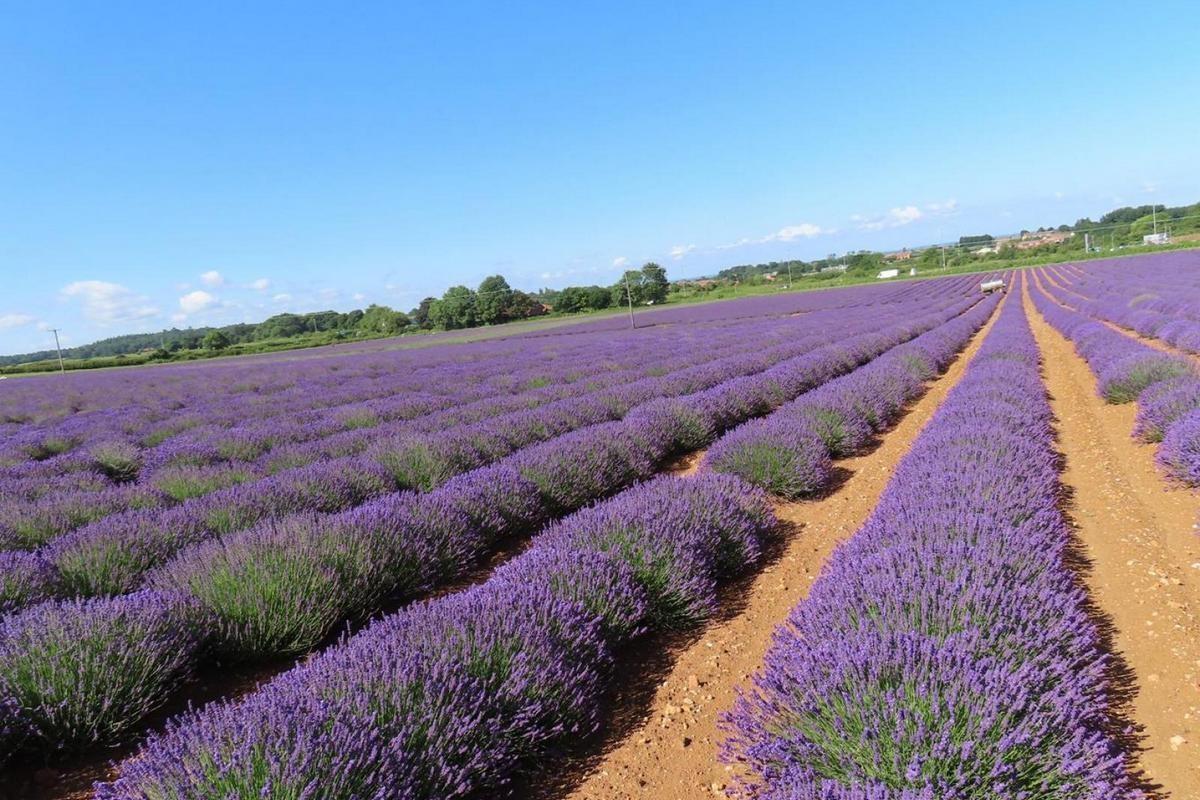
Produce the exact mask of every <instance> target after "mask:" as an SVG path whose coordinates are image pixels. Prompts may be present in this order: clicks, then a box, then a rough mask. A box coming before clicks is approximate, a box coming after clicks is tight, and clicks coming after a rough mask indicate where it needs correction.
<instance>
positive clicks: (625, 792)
mask: <svg viewBox="0 0 1200 800" xmlns="http://www.w3.org/2000/svg"><path fill="white" fill-rule="evenodd" d="M1005 302H1007V301H1005ZM996 316H997V314H996V313H993V314H992V317H991V319H989V320H988V322H987V324H986V325H985V326H984V327H983V329H982V330H981V331H980V332H979V333H976V334H975V337H974V338H973V339H972V340H971V342H970V343H969V344H968V346H967V348H966V349H965V350H964V351H963V353H962V354H960V356H959V357H958V358H957V359H956V360H955V362H954V363H953V364H951V365H950V367H949V369H947V370H946V372H945V373H944V374H943V375H942V376H941V377H940V378H938V379H937V380H936V381H934V382H933V383H932V384H931V385H930V387H929V390H928V391H927V392H926V394H925V395H924V396H923V397H922V398H921V399H920V400H918V401H917V402H916V403H914V404H913V406H912V407H911V408H910V410H909V411H908V413H907V414H905V415H904V417H903V418H902V419H901V420H900V422H899V423H898V424H897V425H896V426H895V427H894V428H893V429H892V430H890V431H889V432H887V433H886V434H885V435H884V436H883V438H882V441H881V443H880V444H879V446H878V447H877V448H876V449H875V450H874V451H873V452H870V453H868V454H866V455H863V456H859V457H856V458H849V459H844V460H841V461H838V462H836V466H837V467H838V469H839V471H840V472H841V474H842V476H843V478H844V480H843V482H841V483H840V485H839V487H838V488H837V489H836V491H833V492H832V493H830V494H829V496H827V497H824V498H822V499H820V500H816V501H811V502H799V503H783V502H780V503H778V504H777V506H776V512H777V513H778V515H779V517H780V518H781V519H782V520H784V521H785V522H788V523H791V524H792V525H793V526H794V528H793V530H794V535H793V536H792V537H791V538H790V539H789V540H788V541H787V542H786V544H785V545H784V546H783V548H782V553H781V555H780V557H779V558H778V559H776V560H775V561H774V562H773V563H772V564H770V565H769V566H768V567H766V568H765V569H764V570H763V571H762V572H761V573H759V574H758V575H757V576H756V577H754V579H753V580H752V581H750V582H748V586H747V588H746V589H745V591H744V597H742V598H739V600H740V601H741V602H742V605H741V606H740V608H739V609H738V611H737V613H735V614H732V615H730V616H728V617H726V618H723V619H720V620H718V621H716V622H714V623H712V624H711V625H710V626H709V627H708V628H707V630H705V631H704V633H703V635H701V636H698V637H696V639H695V640H694V641H693V642H692V643H690V644H688V645H687V646H686V647H684V648H683V649H681V650H680V651H679V652H678V653H677V654H675V657H674V659H673V662H672V663H670V664H668V665H667V667H666V668H665V669H664V671H663V676H664V677H663V680H662V681H661V682H660V683H659V684H658V686H657V687H656V688H654V690H653V692H652V693H651V697H650V700H649V702H648V703H646V704H644V705H643V706H642V707H641V708H640V709H638V712H639V713H640V714H641V717H640V719H638V720H636V721H635V723H634V724H632V725H630V726H628V727H627V728H626V729H625V730H623V731H622V732H621V734H623V735H621V734H616V733H609V736H610V737H612V739H610V740H609V741H606V742H605V743H604V746H605V750H606V752H604V753H603V755H602V756H601V757H600V758H599V759H596V760H595V761H593V762H592V763H591V764H590V767H588V768H586V772H585V774H582V775H578V776H571V775H570V774H569V772H570V768H569V765H568V769H567V770H566V772H567V773H568V774H567V775H566V776H565V777H564V778H563V779H562V780H561V781H559V783H560V785H566V786H567V787H568V788H567V789H566V790H564V791H559V792H556V793H555V794H554V795H553V796H558V797H562V796H565V797H567V798H571V800H584V799H585V798H587V799H588V800H621V799H622V798H655V800H675V798H694V797H702V796H713V795H717V796H721V795H723V794H724V789H725V787H726V785H727V784H728V783H729V782H730V781H731V771H730V770H729V769H727V768H726V767H725V766H724V765H722V764H721V763H720V762H719V761H718V759H717V749H718V747H719V746H720V744H721V742H722V741H723V740H724V738H725V737H724V734H723V733H722V732H721V731H720V730H719V729H718V722H717V721H718V717H719V716H720V715H721V714H722V713H723V712H725V711H727V710H728V709H729V708H730V707H731V706H732V705H733V701H734V698H735V696H736V691H737V690H738V688H742V687H746V686H747V685H748V683H749V678H750V676H751V674H753V673H754V672H755V671H756V670H757V669H758V668H759V666H760V665H761V664H762V660H763V656H764V655H765V654H766V651H767V648H768V646H769V645H770V642H771V634H772V633H773V631H774V630H775V628H776V626H778V625H779V624H780V623H782V622H783V621H784V620H785V619H786V618H787V615H788V613H789V612H790V611H791V610H792V608H793V607H794V606H795V605H796V604H797V603H799V602H800V601H801V600H803V599H804V598H805V597H806V596H807V595H808V590H809V588H810V587H811V586H812V583H813V580H814V579H815V578H816V576H817V573H818V572H819V571H820V569H821V567H822V565H824V563H825V561H826V559H827V558H828V557H829V554H830V553H831V552H832V551H833V549H834V547H835V546H836V545H837V544H839V543H840V542H842V541H845V540H846V539H848V538H849V537H850V536H851V535H853V534H854V532H855V531H857V530H858V528H859V527H860V526H861V525H862V523H863V522H864V521H865V520H866V518H867V516H868V515H869V514H870V512H871V511H872V510H873V509H874V508H875V505H876V503H877V502H878V500H879V495H880V493H881V492H882V491H883V488H884V487H885V486H886V485H887V482H888V480H889V479H890V478H891V476H892V472H893V471H894V468H895V465H896V463H897V461H899V459H900V458H901V457H902V456H903V455H904V454H905V453H907V452H908V450H909V447H910V446H911V445H912V443H913V440H915V439H916V437H917V434H918V433H920V431H921V429H922V428H924V427H925V424H926V423H927V422H928V421H929V418H930V417H931V416H932V415H933V413H934V411H935V410H937V408H938V406H940V405H941V403H942V400H943V399H945V397H946V394H947V392H949V391H950V389H951V388H953V387H954V386H955V385H956V384H957V383H958V380H959V378H960V377H961V376H962V374H963V371H964V370H965V368H966V365H967V363H968V362H969V361H970V359H971V358H972V357H973V356H974V355H975V352H976V351H977V350H978V349H979V345H980V344H981V343H982V341H983V338H984V337H985V336H986V335H987V332H988V331H990V330H991V327H992V324H993V323H994V321H995V319H996ZM689 468H691V469H694V468H695V465H694V464H687V465H684V469H685V470H687V469H689ZM618 737H619V738H618ZM581 771H584V770H581ZM538 796H539V797H542V796H543V795H542V794H539V795H538Z"/></svg>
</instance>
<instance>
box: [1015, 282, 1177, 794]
mask: <svg viewBox="0 0 1200 800" xmlns="http://www.w3.org/2000/svg"><path fill="white" fill-rule="evenodd" d="M1023 301H1024V302H1025V304H1026V310H1027V311H1028V313H1029V318H1030V322H1031V324H1032V325H1033V331H1034V336H1035V338H1036V339H1037V342H1038V346H1039V347H1040V348H1041V350H1042V353H1043V360H1044V365H1043V373H1044V375H1045V380H1046V383H1047V386H1048V388H1049V390H1050V395H1051V407H1052V409H1053V410H1054V413H1055V416H1056V417H1057V418H1058V433H1059V437H1058V447H1059V449H1060V451H1061V452H1062V454H1063V457H1064V461H1065V464H1064V471H1063V473H1062V481H1063V483H1064V485H1065V486H1066V487H1067V488H1068V489H1069V490H1070V498H1071V503H1070V515H1071V517H1072V518H1073V521H1074V524H1075V528H1076V530H1075V533H1076V536H1077V538H1078V540H1079V541H1080V543H1081V544H1082V546H1083V548H1084V551H1085V554H1086V556H1087V558H1088V560H1089V561H1090V562H1091V569H1090V571H1089V572H1088V574H1087V576H1086V580H1087V585H1088V589H1089V592H1090V594H1091V596H1092V598H1093V600H1094V601H1095V603H1096V605H1097V606H1098V607H1099V608H1100V610H1101V611H1103V612H1104V613H1105V614H1106V615H1108V616H1109V617H1110V618H1111V619H1112V621H1113V623H1114V625H1115V630H1114V631H1113V632H1112V643H1113V646H1114V648H1115V650H1116V651H1117V653H1118V654H1119V655H1120V656H1121V658H1123V660H1124V661H1125V663H1126V664H1127V665H1128V667H1129V669H1130V670H1131V671H1132V673H1133V678H1134V682H1135V684H1136V692H1135V694H1134V696H1133V697H1132V699H1131V702H1130V704H1129V711H1130V714H1131V716H1132V718H1133V721H1134V722H1135V723H1136V724H1137V725H1138V726H1139V727H1140V728H1141V733H1142V736H1143V737H1144V740H1143V746H1144V747H1145V751H1144V752H1143V753H1142V754H1141V756H1140V763H1141V766H1142V767H1143V768H1144V769H1145V771H1146V774H1147V777H1148V778H1149V779H1150V780H1151V782H1152V783H1156V784H1160V785H1161V786H1162V787H1163V789H1164V790H1165V792H1167V793H1168V794H1169V796H1171V797H1174V798H1178V799H1179V800H1183V799H1184V798H1193V797H1200V622H1198V620H1197V614H1198V613H1200V542H1198V540H1197V536H1196V532H1195V529H1194V526H1193V521H1194V520H1195V517H1196V511H1197V506H1198V503H1197V499H1196V496H1195V495H1194V494H1192V493H1191V492H1189V491H1187V490H1185V489H1173V488H1170V487H1169V486H1167V485H1166V484H1164V482H1163V481H1162V479H1161V477H1160V475H1159V474H1158V471H1157V469H1156V468H1155V464H1154V447H1153V445H1146V444H1139V443H1138V442H1136V441H1135V440H1133V439H1132V438H1131V437H1130V435H1129V433H1130V431H1131V430H1132V428H1133V419H1134V414H1135V409H1134V407H1133V406H1132V405H1131V404H1127V405H1110V404H1108V403H1105V402H1104V401H1103V400H1102V399H1101V398H1100V397H1098V396H1097V394H1096V389H1095V386H1096V382H1095V378H1094V376H1093V375H1092V373H1091V371H1090V370H1089V369H1088V366H1087V364H1086V363H1085V362H1084V361H1083V360H1082V359H1081V358H1080V357H1079V356H1078V355H1076V353H1075V350H1074V346H1073V345H1072V344H1071V342H1070V341H1068V340H1067V339H1065V338H1064V337H1063V336H1062V335H1061V334H1059V333H1058V332H1057V331H1055V330H1054V329H1053V328H1052V327H1050V325H1049V324H1047V323H1046V322H1045V320H1043V319H1042V317H1041V315H1040V314H1038V313H1037V312H1036V311H1035V310H1034V308H1033V305H1032V301H1031V299H1030V298H1029V296H1028V294H1027V293H1026V294H1025V296H1024V297H1023Z"/></svg>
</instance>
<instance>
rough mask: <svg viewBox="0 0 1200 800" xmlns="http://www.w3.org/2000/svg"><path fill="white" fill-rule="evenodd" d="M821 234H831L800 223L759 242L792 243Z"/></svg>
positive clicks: (806, 223)
mask: <svg viewBox="0 0 1200 800" xmlns="http://www.w3.org/2000/svg"><path fill="white" fill-rule="evenodd" d="M823 233H832V231H827V230H825V229H824V228H822V227H821V226H820V225H814V224H812V223H811V222H801V223H800V224H799V225H788V226H786V227H783V228H780V229H779V230H777V231H775V233H772V234H771V235H770V236H765V237H763V238H762V239H761V240H760V241H762V242H793V241H795V240H796V239H811V238H813V237H814V236H820V235H821V234H823ZM743 241H744V240H743Z"/></svg>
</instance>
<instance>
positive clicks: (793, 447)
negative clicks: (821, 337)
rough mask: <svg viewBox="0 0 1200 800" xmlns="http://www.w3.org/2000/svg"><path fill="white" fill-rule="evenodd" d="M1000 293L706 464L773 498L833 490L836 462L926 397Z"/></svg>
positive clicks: (738, 431)
mask: <svg viewBox="0 0 1200 800" xmlns="http://www.w3.org/2000/svg"><path fill="white" fill-rule="evenodd" d="M998 302H999V295H994V296H993V297H992V298H991V299H989V300H988V301H987V302H985V303H982V304H981V305H979V306H977V307H976V308H973V309H971V311H969V312H967V313H966V314H964V315H963V316H961V317H959V318H958V319H956V320H954V321H952V322H950V323H948V324H946V325H943V326H941V327H939V328H935V329H934V330H931V331H929V332H927V333H923V334H921V335H920V336H918V337H917V338H916V339H913V340H912V341H910V342H906V343H905V344H902V345H900V346H899V347H895V348H893V349H892V350H889V351H888V352H887V353H885V354H884V355H882V356H880V357H879V358H877V359H875V360H874V361H872V362H871V363H869V364H867V365H866V366H864V367H862V368H860V369H857V370H855V371H854V372H851V373H849V374H848V375H843V376H842V377H839V378H835V379H834V380H832V381H829V382H828V383H826V384H823V385H822V386H820V387H819V388H817V389H815V390H814V391H811V392H808V393H806V394H803V395H801V396H800V397H799V398H797V399H796V400H793V401H792V402H790V403H786V404H784V405H783V406H780V407H779V408H778V409H776V410H775V411H773V412H772V413H771V414H769V415H767V416H766V417H761V418H758V419H754V420H751V421H749V422H746V423H743V424H742V425H739V426H738V427H736V428H734V429H733V430H731V431H730V432H728V433H727V434H725V435H724V436H722V437H721V439H720V440H719V441H718V442H717V443H716V444H715V445H713V447H712V448H710V449H709V451H708V453H707V454H706V456H705V461H704V464H705V466H706V467H707V468H710V469H712V470H715V471H717V472H726V473H732V474H734V475H737V476H739V477H741V478H742V479H743V480H746V481H747V482H749V483H752V484H754V485H755V486H759V487H761V488H763V489H766V490H767V491H769V492H771V493H772V494H776V495H780V496H782V497H787V498H793V499H794V498H798V497H803V496H805V495H809V494H812V493H814V492H817V491H820V490H822V489H824V488H825V487H827V486H828V485H829V483H830V480H831V478H832V475H833V472H832V468H831V467H832V464H831V460H830V459H831V458H843V457H845V456H848V455H852V454H854V453H856V452H859V451H861V450H862V449H863V448H864V447H865V446H866V445H867V444H868V442H869V441H870V439H871V437H872V436H873V435H875V434H877V433H879V432H880V431H882V430H884V429H885V428H886V427H887V426H889V425H890V424H891V423H892V422H894V421H895V420H896V418H897V417H898V416H899V415H900V414H901V412H902V411H903V409H904V407H905V406H906V405H907V404H908V403H909V402H911V401H912V400H915V399H916V398H918V397H920V396H921V394H923V393H924V391H925V386H926V381H928V380H929V379H930V378H932V377H934V376H935V375H937V374H938V373H940V372H941V371H942V370H943V369H945V368H946V366H947V365H948V364H949V363H950V362H951V361H952V360H953V359H954V357H955V355H956V354H957V353H958V352H959V351H960V350H962V348H963V347H964V346H966V344H967V342H968V341H969V340H970V338H971V336H973V335H974V334H975V332H976V331H978V330H979V328H980V327H981V326H982V325H983V323H984V322H985V321H986V320H987V319H988V318H989V317H990V316H991V314H992V312H993V311H994V310H995V307H996V304H997V303H998Z"/></svg>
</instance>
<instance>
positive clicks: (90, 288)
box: [60, 281, 158, 325]
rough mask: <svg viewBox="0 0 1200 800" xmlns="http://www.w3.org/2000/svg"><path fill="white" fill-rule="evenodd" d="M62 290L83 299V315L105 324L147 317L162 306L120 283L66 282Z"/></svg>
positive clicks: (68, 294) (156, 312)
mask: <svg viewBox="0 0 1200 800" xmlns="http://www.w3.org/2000/svg"><path fill="white" fill-rule="evenodd" d="M60 294H61V295H62V296H63V297H64V298H66V299H67V300H79V302H80V303H81V304H82V306H83V315H84V316H85V317H87V318H88V319H90V320H92V321H93V322H98V323H100V324H101V325H108V324H111V323H114V322H130V321H133V320H139V319H146V318H147V317H153V316H157V314H158V309H157V308H155V307H154V306H153V305H151V304H150V301H149V300H148V299H147V298H146V297H144V296H142V295H140V294H137V293H136V292H134V291H133V290H131V289H129V288H127V287H125V286H122V285H121V284H119V283H109V282H108V281H75V282H74V283H68V284H67V285H66V286H64V287H63V288H62V291H61V292H60Z"/></svg>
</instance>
